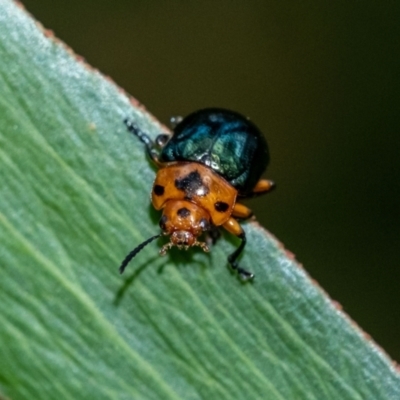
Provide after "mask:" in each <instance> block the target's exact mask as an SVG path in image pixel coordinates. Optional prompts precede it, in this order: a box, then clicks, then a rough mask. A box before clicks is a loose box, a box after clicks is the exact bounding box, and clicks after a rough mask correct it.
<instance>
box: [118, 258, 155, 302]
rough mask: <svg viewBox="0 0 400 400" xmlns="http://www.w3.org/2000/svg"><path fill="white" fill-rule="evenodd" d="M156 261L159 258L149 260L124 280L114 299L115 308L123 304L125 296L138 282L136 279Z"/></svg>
mask: <svg viewBox="0 0 400 400" xmlns="http://www.w3.org/2000/svg"><path fill="white" fill-rule="evenodd" d="M156 260H157V257H153V258H151V259H150V260H147V261H146V262H145V263H143V264H142V265H140V266H139V267H137V268H136V269H135V271H134V272H133V273H132V274H131V275H130V276H128V278H126V279H125V280H124V282H123V284H122V285H121V287H120V288H119V290H118V292H117V293H116V295H115V299H114V302H113V303H114V305H115V306H118V305H119V304H120V303H121V301H122V298H123V297H124V295H125V292H126V291H127V290H128V289H129V288H130V287H131V286H132V285H133V284H134V282H135V281H136V279H138V278H139V276H140V275H141V273H142V272H143V271H144V270H145V269H146V268H147V267H149V266H150V265H151V264H152V263H153V262H154V261H156ZM162 267H163V266H161V267H160V268H159V270H160V269H161V268H162Z"/></svg>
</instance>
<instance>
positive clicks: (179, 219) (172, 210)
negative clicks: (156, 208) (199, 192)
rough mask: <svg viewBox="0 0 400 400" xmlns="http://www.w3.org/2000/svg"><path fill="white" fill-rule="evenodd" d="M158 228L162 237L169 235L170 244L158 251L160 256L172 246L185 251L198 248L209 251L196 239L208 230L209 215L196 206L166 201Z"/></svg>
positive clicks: (178, 201)
mask: <svg viewBox="0 0 400 400" xmlns="http://www.w3.org/2000/svg"><path fill="white" fill-rule="evenodd" d="M160 228H161V229H162V231H163V234H164V235H170V242H169V243H167V244H165V245H164V246H163V247H162V248H161V250H160V254H161V255H164V254H166V252H167V250H168V249H170V248H171V247H172V246H177V247H178V248H179V249H185V250H187V249H188V248H189V247H191V246H199V247H201V248H202V249H203V250H204V251H209V250H208V247H207V245H206V243H204V242H199V241H198V240H197V238H198V236H200V235H201V234H202V233H203V232H205V231H208V230H209V229H210V215H209V214H208V212H207V211H206V210H205V209H204V208H202V207H200V206H198V205H197V204H194V203H191V202H190V201H186V200H169V201H167V203H166V204H165V207H164V210H163V215H162V217H161V219H160Z"/></svg>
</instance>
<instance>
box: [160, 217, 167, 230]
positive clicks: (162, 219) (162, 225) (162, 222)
mask: <svg viewBox="0 0 400 400" xmlns="http://www.w3.org/2000/svg"><path fill="white" fill-rule="evenodd" d="M167 221H168V218H167V216H166V215H163V216H162V217H161V219H160V222H159V225H160V228H161V229H162V230H163V231H165V228H166V226H165V224H166V223H167Z"/></svg>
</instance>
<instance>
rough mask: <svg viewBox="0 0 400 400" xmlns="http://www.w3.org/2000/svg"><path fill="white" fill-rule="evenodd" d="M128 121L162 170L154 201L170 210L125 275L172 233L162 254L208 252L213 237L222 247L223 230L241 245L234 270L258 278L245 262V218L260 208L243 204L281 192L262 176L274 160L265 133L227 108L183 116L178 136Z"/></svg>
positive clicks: (178, 122)
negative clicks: (147, 250) (206, 238)
mask: <svg viewBox="0 0 400 400" xmlns="http://www.w3.org/2000/svg"><path fill="white" fill-rule="evenodd" d="M124 122H125V124H126V127H127V128H128V130H129V131H130V132H131V133H133V134H134V135H135V136H136V137H137V138H138V139H139V140H140V141H141V142H142V143H143V144H144V145H145V147H146V150H147V153H148V155H149V157H150V159H151V160H152V161H153V162H154V163H155V164H156V166H157V167H158V168H159V170H158V172H157V175H156V178H155V181H154V183H153V188H152V192H151V201H152V204H153V206H154V208H155V209H156V210H162V216H161V219H160V223H159V225H160V228H161V233H160V234H157V235H155V236H152V237H150V238H149V239H147V240H145V241H144V242H143V243H141V244H140V245H138V246H137V247H136V248H135V249H133V250H132V251H131V252H130V253H129V254H128V255H127V256H126V258H125V259H124V260H123V262H122V264H121V266H120V268H119V271H120V273H123V272H124V270H125V268H126V266H127V265H128V263H129V262H130V261H131V260H132V259H133V258H134V257H135V256H136V255H137V254H138V253H139V252H140V251H141V250H142V249H143V248H144V247H145V246H146V245H147V244H149V243H150V242H152V241H153V240H155V239H157V238H159V237H161V236H168V235H169V236H170V241H169V242H168V243H166V244H164V245H163V246H162V247H161V250H160V254H161V255H165V254H166V252H167V251H168V249H170V248H171V247H172V246H177V247H178V248H180V249H182V248H183V249H188V248H189V247H192V246H199V247H200V248H201V249H203V250H204V251H206V252H207V251H209V247H208V243H206V242H204V241H199V240H198V239H199V237H200V236H201V235H202V234H203V233H205V234H206V235H207V234H208V236H209V238H211V239H212V242H213V243H214V242H215V240H216V237H217V235H218V229H219V228H220V227H222V228H224V229H226V230H227V231H228V232H229V233H231V234H233V235H235V236H237V237H238V238H239V239H240V240H241V242H240V245H239V246H238V248H237V249H236V250H235V251H234V252H233V253H232V254H230V255H229V256H228V263H229V265H230V266H231V268H232V269H233V270H235V271H237V273H238V274H239V277H240V278H241V279H242V280H250V279H252V278H253V277H254V274H253V273H252V272H249V271H247V270H246V269H243V268H241V267H240V266H239V264H238V261H237V259H238V257H239V255H240V254H241V253H242V251H243V249H244V247H245V245H246V234H245V232H244V230H243V228H242V227H241V225H240V223H239V220H243V219H247V218H249V217H251V216H252V211H251V210H250V209H249V208H248V207H246V206H245V205H243V204H241V203H239V202H237V200H238V199H243V198H249V197H253V196H257V195H260V194H264V193H267V192H269V191H271V190H272V189H273V188H274V187H275V184H274V182H272V181H270V180H266V179H261V175H262V174H263V173H264V171H265V170H266V168H267V165H268V163H269V158H270V157H269V149H268V144H267V142H266V140H265V138H264V136H263V134H262V133H261V132H260V130H259V129H258V128H257V127H256V126H255V125H254V124H253V123H252V122H251V121H250V120H249V119H248V118H246V117H244V116H243V115H241V114H239V113H237V112H234V111H229V110H226V109H222V108H206V109H202V110H199V111H195V112H193V113H192V114H190V115H188V116H187V117H185V118H180V117H178V118H176V119H175V122H176V124H175V127H174V129H173V134H172V135H167V134H161V135H159V136H157V138H156V139H155V141H153V140H152V139H151V138H150V137H149V136H148V135H147V134H146V133H144V132H143V131H141V130H140V129H139V128H138V127H137V126H136V125H134V124H133V123H132V122H131V121H130V120H129V119H125V120H124Z"/></svg>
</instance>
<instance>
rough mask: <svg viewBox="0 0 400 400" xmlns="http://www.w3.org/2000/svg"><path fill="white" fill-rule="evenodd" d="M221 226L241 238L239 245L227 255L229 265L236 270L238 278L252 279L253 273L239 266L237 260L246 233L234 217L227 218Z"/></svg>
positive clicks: (244, 243)
mask: <svg viewBox="0 0 400 400" xmlns="http://www.w3.org/2000/svg"><path fill="white" fill-rule="evenodd" d="M222 226H223V227H224V228H225V229H226V230H227V231H228V232H230V233H232V234H233V235H235V236H237V237H238V238H239V239H241V240H242V242H241V243H240V245H239V247H238V248H237V249H236V250H235V251H234V252H233V253H232V254H231V255H229V256H228V262H229V264H230V265H231V267H232V269H234V270H236V271H237V272H238V274H239V276H240V278H241V279H243V280H244V281H248V280H251V279H253V278H254V274H253V273H252V272H249V271H247V270H245V269H243V268H241V267H239V264H238V262H237V259H238V257H239V256H240V254H241V253H242V251H243V249H244V247H245V246H246V234H245V232H244V230H243V228H242V227H241V226H240V224H239V222H237V221H236V220H235V219H234V218H229V219H228V221H226V222H225V223H224V224H223V225H222Z"/></svg>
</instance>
